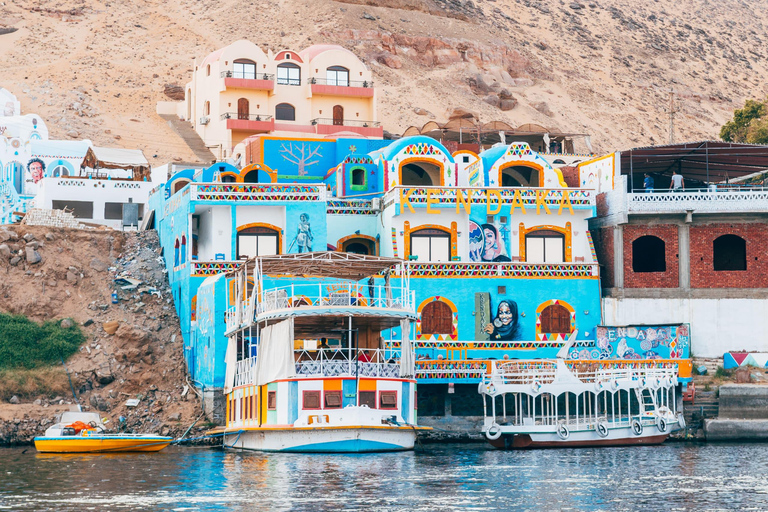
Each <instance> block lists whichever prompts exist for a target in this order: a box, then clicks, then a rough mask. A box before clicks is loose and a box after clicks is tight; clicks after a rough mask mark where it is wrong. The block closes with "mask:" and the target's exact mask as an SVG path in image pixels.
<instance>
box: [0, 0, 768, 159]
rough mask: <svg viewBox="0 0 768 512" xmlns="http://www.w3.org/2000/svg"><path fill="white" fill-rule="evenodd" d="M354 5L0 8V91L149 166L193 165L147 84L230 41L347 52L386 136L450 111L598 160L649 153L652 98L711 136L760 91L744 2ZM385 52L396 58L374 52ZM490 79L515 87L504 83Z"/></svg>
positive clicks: (61, 133)
mask: <svg viewBox="0 0 768 512" xmlns="http://www.w3.org/2000/svg"><path fill="white" fill-rule="evenodd" d="M350 1H353V0H350ZM359 3H365V2H364V1H362V0H361V1H360V2H359ZM368 3H371V4H377V5H379V6H374V5H359V4H358V3H347V2H345V3H341V2H337V1H333V0H312V1H309V0H278V1H274V0H268V1H264V2H240V1H234V0H221V1H218V0H217V1H213V0H202V1H196V0H181V1H179V2H170V3H168V2H161V1H159V0H128V1H126V2H110V1H103V0H102V1H88V2H86V1H84V0H58V1H51V2H45V3H40V2H38V1H33V0H19V1H14V2H5V3H4V4H2V5H0V28H3V27H12V28H16V29H18V30H17V31H16V32H13V33H9V34H5V35H0V66H2V69H3V74H2V78H0V85H2V86H4V87H6V88H8V89H10V90H11V91H13V92H14V93H15V94H17V95H18V96H19V98H20V100H21V102H22V106H23V110H24V112H37V113H39V114H40V115H42V116H43V117H44V118H45V119H46V121H47V123H48V126H49V129H50V131H51V136H52V137H54V138H68V137H71V138H90V139H92V140H93V141H94V142H95V143H97V144H101V145H113V146H121V147H139V148H141V149H142V150H143V151H144V152H145V154H146V155H147V157H148V158H149V160H150V162H151V163H153V164H157V163H164V162H166V161H169V160H171V159H173V158H177V159H183V160H185V161H186V160H194V156H193V154H192V153H191V152H190V151H189V149H188V148H186V146H185V145H184V143H183V142H182V141H181V139H180V138H178V137H177V136H176V135H175V134H174V133H173V132H172V131H171V130H170V128H169V127H168V126H167V125H166V124H165V123H164V122H163V121H162V120H161V119H160V118H159V117H158V116H157V115H156V114H155V105H156V102H157V101H160V100H166V99H167V97H165V95H164V94H163V90H164V85H165V84H179V85H183V84H185V83H186V82H187V81H188V80H189V79H190V73H191V69H192V62H193V59H194V58H195V57H197V58H202V57H204V56H205V55H206V54H207V53H208V52H210V51H212V50H215V49H217V48H219V47H221V46H223V45H226V44H228V43H230V42H232V41H234V40H237V39H240V38H250V39H251V40H253V41H254V42H255V43H257V44H259V45H261V46H262V47H263V48H265V49H266V48H272V49H273V50H278V49H282V48H289V49H294V50H297V49H301V48H304V47H305V46H307V45H309V44H315V43H338V44H342V45H344V46H345V47H347V48H350V49H351V50H352V51H354V52H355V53H356V54H357V55H359V56H360V57H361V58H363V59H364V60H365V61H366V62H367V63H368V65H369V66H370V67H371V68H372V70H373V73H374V79H375V82H376V84H377V86H378V87H379V94H378V98H379V113H380V114H379V117H380V120H381V121H383V123H384V127H385V129H386V130H388V131H390V132H394V133H401V132H402V131H403V130H404V129H405V128H406V127H408V126H409V125H418V126H421V125H422V124H424V123H425V122H426V121H428V120H429V119H430V117H435V118H436V120H438V121H444V120H445V119H446V115H447V112H448V111H450V110H452V109H453V108H455V107H463V108H468V109H470V110H472V111H474V112H476V113H477V114H478V116H479V117H480V119H481V120H482V121H484V122H486V121H490V120H494V119H500V120H505V121H507V122H509V123H510V124H512V125H513V126H518V125H520V124H522V123H526V122H536V123H540V124H542V125H544V126H547V127H550V128H558V129H560V130H563V131H567V132H578V133H589V134H591V135H592V141H593V145H594V147H595V150H596V151H609V150H614V149H622V148H627V147H636V146H643V145H648V144H653V143H665V142H667V140H668V136H669V133H668V126H669V118H668V111H669V96H668V92H669V91H670V90H673V91H674V92H675V98H676V103H675V105H674V109H675V110H676V111H677V113H676V115H675V131H676V135H675V138H676V140H699V139H705V138H715V137H716V136H717V133H718V131H719V127H720V125H721V124H722V123H723V122H724V121H726V120H727V119H729V118H730V116H731V113H732V111H733V109H734V108H735V107H739V106H741V105H743V102H744V100H745V99H746V98H751V97H758V98H762V97H765V95H766V93H768V85H766V84H768V80H766V78H768V72H767V69H766V66H767V63H768V60H767V59H766V57H768V50H766V39H768V34H766V29H765V27H766V26H768V10H765V9H755V8H754V7H755V6H754V5H753V4H751V3H745V2H738V1H737V0H723V1H720V2H709V1H708V0H682V1H679V2H671V1H668V0H665V1H658V2H644V3H637V2H633V1H630V0H600V1H597V0H596V1H594V2H586V3H582V2H579V1H573V2H562V1H554V0H541V1H539V0H496V1H494V0H476V2H473V1H472V0H387V1H386V2H368ZM364 14H367V15H368V16H366V17H364ZM369 18H373V19H369ZM391 56H394V57H396V59H395V60H396V61H397V62H398V64H392V59H391V58H390V59H389V60H387V59H385V58H384V57H391ZM381 62H389V64H390V65H393V66H395V67H394V68H393V67H388V66H387V65H385V64H383V63H381ZM397 65H399V66H400V67H399V68H397ZM504 73H507V75H506V77H509V78H513V79H515V78H517V79H519V78H523V79H527V80H523V81H522V82H521V81H514V80H512V81H510V80H505V78H506V77H505V75H504ZM477 75H480V76H481V77H483V81H484V82H487V83H489V84H490V85H492V84H493V82H494V81H496V82H499V85H498V86H496V89H495V92H498V91H499V87H501V88H505V89H507V92H508V93H510V94H511V96H512V97H513V98H514V99H515V100H517V106H516V107H515V108H513V109H512V110H509V111H507V112H502V111H501V110H499V109H498V108H496V107H495V106H491V105H489V104H487V103H485V102H484V101H483V98H486V97H487V95H488V94H487V91H484V90H479V91H478V90H477V88H476V87H474V86H473V84H472V83H471V82H472V80H474V79H475V78H476V77H477ZM481 89H482V88H481ZM415 109H424V110H425V111H427V112H429V113H431V114H432V116H430V115H428V114H426V115H418V114H417V113H416V112H415ZM419 112H421V111H419ZM577 149H578V150H584V149H585V148H584V147H583V145H582V146H581V147H577Z"/></svg>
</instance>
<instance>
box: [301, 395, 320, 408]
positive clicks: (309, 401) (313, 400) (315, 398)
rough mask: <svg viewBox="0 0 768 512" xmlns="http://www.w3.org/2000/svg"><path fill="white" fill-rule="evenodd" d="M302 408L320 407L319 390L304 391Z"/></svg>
mask: <svg viewBox="0 0 768 512" xmlns="http://www.w3.org/2000/svg"><path fill="white" fill-rule="evenodd" d="M303 408H304V409H319V408H320V392H319V391H305V392H304V407H303Z"/></svg>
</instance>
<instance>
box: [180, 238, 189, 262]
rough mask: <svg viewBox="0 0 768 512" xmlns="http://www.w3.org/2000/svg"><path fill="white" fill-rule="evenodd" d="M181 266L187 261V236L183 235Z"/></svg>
mask: <svg viewBox="0 0 768 512" xmlns="http://www.w3.org/2000/svg"><path fill="white" fill-rule="evenodd" d="M180 259H181V264H182V265H183V264H184V263H185V262H186V261H187V235H181V258H180Z"/></svg>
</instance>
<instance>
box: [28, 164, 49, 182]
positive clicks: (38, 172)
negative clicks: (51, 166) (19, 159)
mask: <svg viewBox="0 0 768 512" xmlns="http://www.w3.org/2000/svg"><path fill="white" fill-rule="evenodd" d="M27 172H28V173H29V178H28V179H27V181H30V179H31V181H32V182H34V183H35V184H37V182H38V181H40V180H41V179H43V177H44V176H45V162H43V161H42V160H40V159H39V158H32V159H31V160H30V161H29V162H27Z"/></svg>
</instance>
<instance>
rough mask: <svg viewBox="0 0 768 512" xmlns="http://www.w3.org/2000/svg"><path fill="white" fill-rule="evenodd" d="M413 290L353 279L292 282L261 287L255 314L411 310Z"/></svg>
mask: <svg viewBox="0 0 768 512" xmlns="http://www.w3.org/2000/svg"><path fill="white" fill-rule="evenodd" d="M415 303H416V292H414V291H411V290H410V289H409V288H408V287H402V286H388V287H387V286H380V285H368V284H361V283H356V282H339V283H333V284H329V283H310V284H292V285H290V286H283V287H279V288H270V289H266V290H263V291H262V292H261V296H260V297H259V304H258V306H257V308H256V313H257V314H261V313H267V312H269V311H276V310H281V309H296V308H305V307H361V308H386V309H398V310H405V311H410V312H414V311H415Z"/></svg>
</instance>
